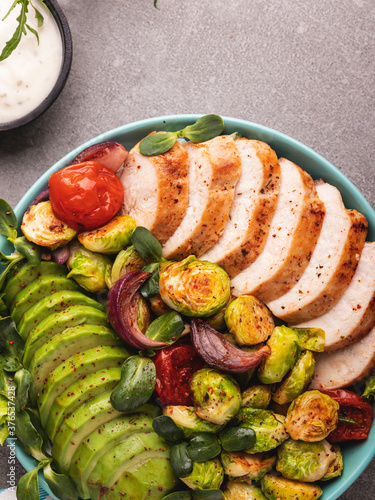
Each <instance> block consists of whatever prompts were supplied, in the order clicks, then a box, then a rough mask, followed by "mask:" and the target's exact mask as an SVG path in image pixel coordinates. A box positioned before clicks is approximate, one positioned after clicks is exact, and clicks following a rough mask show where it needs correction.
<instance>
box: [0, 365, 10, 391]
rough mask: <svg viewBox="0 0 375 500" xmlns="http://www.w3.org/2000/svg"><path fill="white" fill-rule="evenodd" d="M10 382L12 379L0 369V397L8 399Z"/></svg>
mask: <svg viewBox="0 0 375 500" xmlns="http://www.w3.org/2000/svg"><path fill="white" fill-rule="evenodd" d="M11 382H13V377H11V376H10V375H9V374H8V373H6V372H5V371H4V370H3V369H2V368H0V396H4V397H6V398H8V397H9V393H10V385H11V384H10V383H11Z"/></svg>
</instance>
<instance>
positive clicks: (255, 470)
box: [221, 451, 276, 484]
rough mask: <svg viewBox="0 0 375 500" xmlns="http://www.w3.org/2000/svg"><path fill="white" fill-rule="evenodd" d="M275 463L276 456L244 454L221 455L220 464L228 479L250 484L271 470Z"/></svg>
mask: <svg viewBox="0 0 375 500" xmlns="http://www.w3.org/2000/svg"><path fill="white" fill-rule="evenodd" d="M275 461H276V456H275V455H271V454H270V453H253V454H252V455H250V454H248V453H245V452H236V453H228V452H226V451H223V452H222V453H221V462H222V464H223V467H224V472H225V474H227V476H228V477H229V479H236V480H238V481H245V482H248V483H249V484H251V481H259V479H262V477H263V476H264V475H265V474H266V473H267V472H269V471H270V470H271V469H272V466H273V464H274V463H275Z"/></svg>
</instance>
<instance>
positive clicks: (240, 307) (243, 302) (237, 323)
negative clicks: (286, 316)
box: [224, 295, 275, 345]
mask: <svg viewBox="0 0 375 500" xmlns="http://www.w3.org/2000/svg"><path fill="white" fill-rule="evenodd" d="M224 319H225V323H226V325H227V327H228V330H229V331H230V333H231V334H232V335H234V337H235V338H236V342H237V344H238V345H255V344H259V343H261V342H265V341H266V340H267V339H268V337H269V336H270V335H271V333H272V330H273V329H274V328H275V323H274V321H273V316H272V314H271V312H270V311H269V310H268V309H267V307H266V306H265V305H264V304H263V303H262V302H261V301H260V300H258V299H257V298H256V297H253V296H252V295H242V296H241V297H238V298H236V299H234V300H232V302H230V304H229V305H228V307H227V308H226V310H225V315H224Z"/></svg>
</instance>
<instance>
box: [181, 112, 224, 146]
mask: <svg viewBox="0 0 375 500" xmlns="http://www.w3.org/2000/svg"><path fill="white" fill-rule="evenodd" d="M223 130H224V120H223V119H222V118H221V116H219V115H205V116H202V117H201V118H199V119H198V120H197V121H196V122H195V123H194V124H193V125H188V126H187V127H185V128H184V129H183V130H181V131H180V132H179V134H178V135H179V137H187V138H188V139H189V140H190V141H193V142H205V141H209V140H210V139H213V138H214V137H216V136H218V135H220V134H221V133H222V131H223Z"/></svg>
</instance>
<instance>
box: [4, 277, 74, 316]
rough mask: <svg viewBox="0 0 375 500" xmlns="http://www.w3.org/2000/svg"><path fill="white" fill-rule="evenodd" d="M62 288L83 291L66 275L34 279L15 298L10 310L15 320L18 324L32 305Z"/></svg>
mask: <svg viewBox="0 0 375 500" xmlns="http://www.w3.org/2000/svg"><path fill="white" fill-rule="evenodd" d="M62 290H77V291H82V289H81V288H80V287H79V285H78V284H77V283H76V282H75V281H74V280H70V279H68V278H65V276H59V275H58V274H46V275H44V276H40V277H39V278H37V279H36V280H34V281H32V282H31V283H29V284H28V285H27V287H26V288H24V289H23V290H21V291H19V292H18V293H17V295H16V297H15V299H14V302H13V304H12V307H11V310H10V313H11V316H12V318H13V321H14V322H15V323H16V325H18V323H19V322H20V321H21V319H22V316H23V315H24V314H25V313H26V311H28V310H29V309H30V307H32V306H33V305H34V304H36V303H37V302H39V301H40V300H42V299H44V298H45V297H49V296H50V295H53V294H54V293H56V292H60V291H62Z"/></svg>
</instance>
